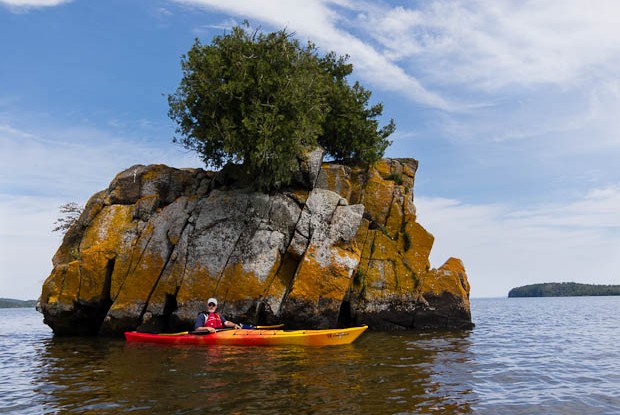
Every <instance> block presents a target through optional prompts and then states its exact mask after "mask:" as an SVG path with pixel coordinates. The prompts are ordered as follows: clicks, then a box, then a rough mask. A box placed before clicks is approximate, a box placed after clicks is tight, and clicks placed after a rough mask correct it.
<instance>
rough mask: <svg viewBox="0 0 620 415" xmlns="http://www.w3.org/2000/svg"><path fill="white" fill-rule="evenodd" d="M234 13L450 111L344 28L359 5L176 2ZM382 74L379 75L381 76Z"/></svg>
mask: <svg viewBox="0 0 620 415" xmlns="http://www.w3.org/2000/svg"><path fill="white" fill-rule="evenodd" d="M175 1H176V2H177V3H183V4H191V5H198V6H202V7H205V8H209V9H215V10H219V11H222V12H227V13H231V14H234V15H237V16H240V17H243V18H247V19H249V20H250V21H255V20H258V21H260V22H266V23H268V24H269V25H272V26H275V27H277V28H282V27H286V28H287V29H288V30H289V31H293V32H295V33H296V34H297V35H299V36H303V37H306V38H308V39H310V40H312V41H313V42H316V43H317V44H318V45H320V47H321V48H323V49H324V50H328V51H329V50H334V51H336V52H338V53H339V54H349V55H350V56H351V61H352V62H353V63H354V65H355V68H356V74H358V75H360V76H361V78H362V79H366V80H368V81H370V82H371V84H373V85H376V86H378V87H381V88H382V89H385V90H387V91H393V92H403V91H404V93H405V94H406V95H407V96H408V97H409V98H411V99H413V100H414V101H417V102H419V103H421V104H423V105H426V106H429V107H434V108H441V109H449V108H453V107H454V104H453V103H450V102H449V101H447V100H446V99H444V98H443V97H441V96H440V95H439V94H437V93H436V92H433V91H431V90H429V89H427V88H425V87H424V86H423V85H422V84H421V83H420V82H419V81H418V79H416V77H415V76H413V75H412V74H408V73H407V72H405V71H404V70H403V68H401V67H399V66H398V65H396V64H395V63H393V62H392V61H391V60H390V59H388V58H387V57H386V56H384V55H383V54H382V53H381V52H380V51H378V50H376V49H375V48H373V47H372V46H371V45H370V44H368V43H366V42H364V41H363V40H362V39H361V38H359V37H356V36H354V35H353V34H352V33H350V32H347V31H346V30H344V28H342V27H343V26H345V25H346V24H348V23H347V21H346V20H345V14H346V13H347V12H348V13H357V12H359V9H358V4H357V3H355V2H347V1H329V0H325V1H319V0H317V1H306V0H291V1H286V2H282V1H278V0H263V1H261V2H255V1H252V0H241V1H234V2H231V1H227V0H175ZM378 75H379V76H378Z"/></svg>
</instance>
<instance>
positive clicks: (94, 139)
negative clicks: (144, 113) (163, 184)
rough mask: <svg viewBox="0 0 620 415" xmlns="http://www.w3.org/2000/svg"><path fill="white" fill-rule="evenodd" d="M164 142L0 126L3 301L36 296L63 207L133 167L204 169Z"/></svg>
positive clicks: (98, 132)
mask: <svg viewBox="0 0 620 415" xmlns="http://www.w3.org/2000/svg"><path fill="white" fill-rule="evenodd" d="M1 118H5V119H6V118H9V117H8V116H7V115H6V114H5V115H4V116H3V117H0V119H1ZM41 118H43V117H41ZM135 125H138V126H140V125H142V124H141V123H140V122H139V121H138V122H136V123H135ZM142 126H143V127H144V125H142ZM150 130H151V129H150V128H147V129H146V131H150ZM143 132H144V129H143ZM164 141H165V142H163V143H162V142H161V141H159V142H158V140H157V138H156V137H153V138H152V139H151V140H148V141H145V140H140V139H136V137H129V136H123V135H119V136H115V135H113V134H112V133H109V132H105V131H101V130H98V129H96V128H92V127H70V128H67V127H58V126H49V125H48V126H45V127H43V126H40V127H38V129H36V130H34V129H25V128H16V127H14V126H12V125H11V124H8V123H7V122H6V121H4V122H0V148H2V152H0V246H2V250H0V297H9V298H21V299H33V298H36V297H37V296H38V295H39V292H40V289H41V284H42V282H43V280H44V279H45V278H46V277H47V275H48V274H49V272H50V271H51V269H52V267H51V258H52V256H53V255H54V252H55V251H56V249H57V248H58V247H59V246H60V243H61V238H60V237H59V235H57V234H54V233H52V232H51V229H52V228H53V223H54V221H55V220H56V219H58V217H59V214H58V210H59V209H58V208H59V206H60V205H61V204H63V203H66V202H69V201H75V202H77V203H80V204H84V203H85V202H86V201H87V199H88V198H89V197H90V196H91V195H92V194H94V193H96V192H98V191H100V190H102V189H105V188H106V187H107V186H108V184H109V183H110V181H111V180H112V179H113V178H114V176H115V175H116V174H117V173H119V172H120V171H122V170H124V169H126V168H128V167H130V166H132V165H134V164H148V163H164V164H168V165H171V166H179V167H191V166H200V165H201V162H200V161H199V160H198V159H197V157H196V156H195V155H194V153H191V154H190V153H187V152H185V151H182V150H181V149H180V148H178V147H175V146H172V145H170V142H169V138H168V136H167V137H166V138H165V140H164ZM160 145H161V146H160Z"/></svg>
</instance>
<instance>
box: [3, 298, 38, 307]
mask: <svg viewBox="0 0 620 415" xmlns="http://www.w3.org/2000/svg"><path fill="white" fill-rule="evenodd" d="M36 305H37V300H26V301H24V300H13V299H11V298H0V308H25V307H35V306H36Z"/></svg>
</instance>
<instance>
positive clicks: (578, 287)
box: [508, 282, 620, 298]
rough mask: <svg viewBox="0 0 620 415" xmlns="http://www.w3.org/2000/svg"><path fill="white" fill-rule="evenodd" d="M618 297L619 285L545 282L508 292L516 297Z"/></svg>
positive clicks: (619, 292) (512, 296)
mask: <svg viewBox="0 0 620 415" xmlns="http://www.w3.org/2000/svg"><path fill="white" fill-rule="evenodd" d="M605 295H620V285H596V284H579V283H576V282H547V283H542V284H531V285H524V286H522V287H516V288H513V289H512V290H510V291H509V292H508V297H509V298H516V297H582V296H605Z"/></svg>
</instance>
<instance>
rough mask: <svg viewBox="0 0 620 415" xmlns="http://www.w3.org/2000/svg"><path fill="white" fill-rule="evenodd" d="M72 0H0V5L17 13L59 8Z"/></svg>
mask: <svg viewBox="0 0 620 415" xmlns="http://www.w3.org/2000/svg"><path fill="white" fill-rule="evenodd" d="M71 1H73V0H0V4H4V5H6V6H8V7H9V8H10V9H12V10H15V11H19V10H24V9H33V8H39V7H52V6H59V5H61V4H64V3H69V2H71Z"/></svg>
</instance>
